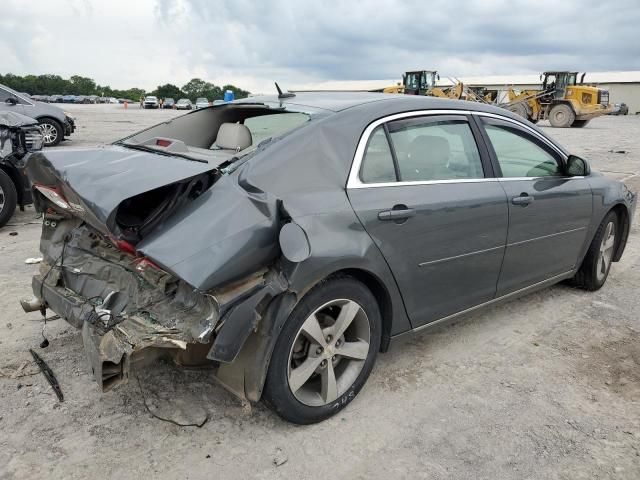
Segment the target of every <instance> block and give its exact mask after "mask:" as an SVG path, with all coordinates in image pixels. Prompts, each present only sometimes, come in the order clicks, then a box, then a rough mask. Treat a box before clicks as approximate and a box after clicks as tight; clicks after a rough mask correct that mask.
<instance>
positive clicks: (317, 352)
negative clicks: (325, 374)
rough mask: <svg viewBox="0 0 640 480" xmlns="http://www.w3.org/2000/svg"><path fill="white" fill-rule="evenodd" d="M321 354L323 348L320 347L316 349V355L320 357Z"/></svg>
mask: <svg viewBox="0 0 640 480" xmlns="http://www.w3.org/2000/svg"><path fill="white" fill-rule="evenodd" d="M322 352H324V348H322V347H318V348H316V355H321V354H322Z"/></svg>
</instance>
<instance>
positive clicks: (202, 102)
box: [196, 97, 209, 110]
mask: <svg viewBox="0 0 640 480" xmlns="http://www.w3.org/2000/svg"><path fill="white" fill-rule="evenodd" d="M208 106H209V100H208V99H207V98H204V97H201V98H196V110H197V109H199V108H205V107H208Z"/></svg>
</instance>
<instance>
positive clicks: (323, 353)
mask: <svg viewBox="0 0 640 480" xmlns="http://www.w3.org/2000/svg"><path fill="white" fill-rule="evenodd" d="M380 333H381V318H380V311H379V308H378V304H377V302H376V299H375V298H374V296H373V295H372V293H371V292H370V291H369V290H368V289H367V288H366V287H365V286H364V285H363V284H361V283H360V282H358V281H356V280H355V279H353V278H350V277H344V278H335V279H332V280H329V281H327V282H323V283H321V284H320V285H318V286H317V287H315V288H314V289H313V290H311V291H310V292H309V293H308V294H307V295H306V296H305V297H304V298H303V299H302V300H301V301H300V303H299V304H298V305H297V306H296V308H295V309H294V310H293V312H292V313H291V315H290V317H289V319H288V320H287V322H286V323H285V325H284V327H283V329H282V331H281V333H280V336H279V337H278V340H277V342H276V345H275V348H274V352H273V356H272V358H271V363H270V365H269V372H268V374H267V380H266V383H265V389H264V395H263V399H264V400H265V402H266V403H267V405H269V406H270V407H271V408H272V409H273V410H274V411H275V412H276V413H277V414H278V415H280V416H281V417H282V418H284V419H285V420H288V421H290V422H293V423H298V424H310V423H316V422H319V421H321V420H324V419H326V418H328V417H330V416H332V415H335V414H336V413H338V412H339V411H340V410H342V409H343V408H344V407H345V406H347V405H348V404H349V402H351V400H353V399H354V398H355V396H356V395H357V394H358V392H359V391H360V389H361V388H362V386H363V385H364V383H365V382H366V380H367V378H368V377H369V374H370V373H371V369H372V368H373V364H374V362H375V359H376V355H377V352H378V350H379V348H380Z"/></svg>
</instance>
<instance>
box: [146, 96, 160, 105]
mask: <svg viewBox="0 0 640 480" xmlns="http://www.w3.org/2000/svg"><path fill="white" fill-rule="evenodd" d="M159 105H160V104H159V103H158V97H155V96H153V95H148V96H146V97H144V103H143V106H144V108H158V107H159Z"/></svg>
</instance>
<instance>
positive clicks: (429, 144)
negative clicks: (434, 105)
mask: <svg viewBox="0 0 640 480" xmlns="http://www.w3.org/2000/svg"><path fill="white" fill-rule="evenodd" d="M389 132H390V136H391V142H392V144H393V148H394V149H395V153H396V157H397V160H398V168H399V174H400V181H404V182H410V181H433V180H456V179H473V178H483V177H484V171H483V169H482V162H481V160H480V153H479V152H478V146H477V145H476V142H475V139H474V137H473V132H472V131H471V127H469V124H468V123H467V121H466V120H434V119H433V117H431V118H417V119H416V118H413V119H408V120H397V121H395V122H391V123H389Z"/></svg>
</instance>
